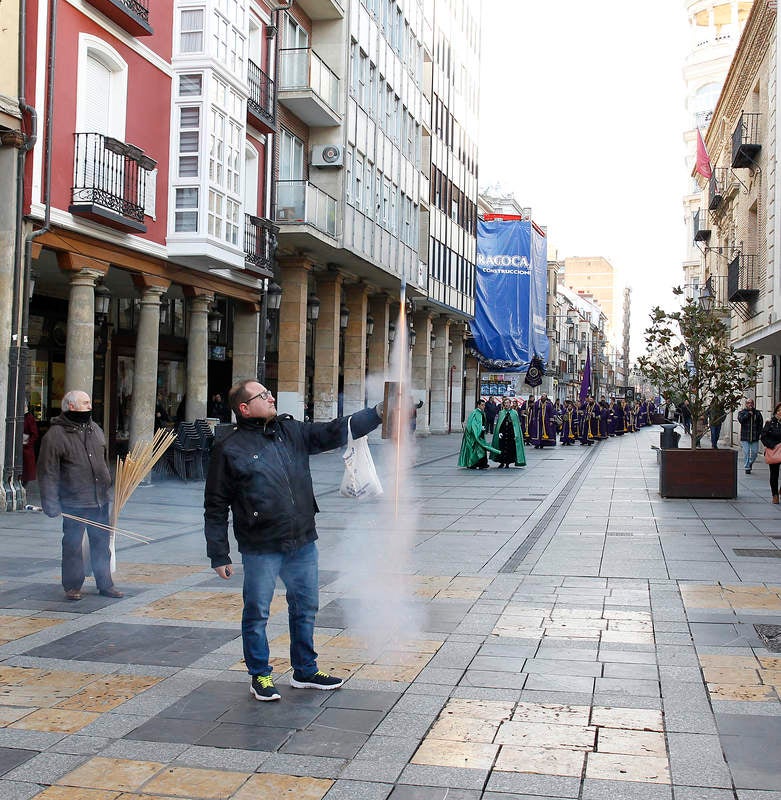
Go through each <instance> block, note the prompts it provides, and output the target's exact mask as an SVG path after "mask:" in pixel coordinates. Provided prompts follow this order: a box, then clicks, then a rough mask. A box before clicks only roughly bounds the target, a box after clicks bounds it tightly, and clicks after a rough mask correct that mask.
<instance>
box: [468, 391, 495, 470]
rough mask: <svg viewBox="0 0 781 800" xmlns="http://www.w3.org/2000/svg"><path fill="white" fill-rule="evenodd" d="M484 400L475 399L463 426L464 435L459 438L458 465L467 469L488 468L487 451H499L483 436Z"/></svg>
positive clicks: (484, 429)
mask: <svg viewBox="0 0 781 800" xmlns="http://www.w3.org/2000/svg"><path fill="white" fill-rule="evenodd" d="M485 425H486V423H485V400H483V399H482V398H481V399H480V400H478V401H477V407H476V408H475V410H474V411H473V412H472V413H471V414H470V415H469V417H468V418H467V420H466V425H465V426H464V437H463V439H461V452H460V453H459V454H458V466H459V467H466V468H467V469H488V453H489V452H492V453H497V454H498V453H499V451H498V450H494V448H493V446H492V445H490V444H488V442H486V440H485V439H484V438H483V436H484V435H485V431H486V427H485Z"/></svg>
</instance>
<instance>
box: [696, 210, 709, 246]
mask: <svg viewBox="0 0 781 800" xmlns="http://www.w3.org/2000/svg"><path fill="white" fill-rule="evenodd" d="M710 235H711V226H710V220H709V219H708V211H707V209H704V208H700V209H698V210H697V211H696V212H695V214H694V241H695V242H707V241H708V239H710Z"/></svg>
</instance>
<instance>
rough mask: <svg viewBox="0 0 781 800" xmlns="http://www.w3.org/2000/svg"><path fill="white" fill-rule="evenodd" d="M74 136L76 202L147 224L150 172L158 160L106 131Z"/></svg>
mask: <svg viewBox="0 0 781 800" xmlns="http://www.w3.org/2000/svg"><path fill="white" fill-rule="evenodd" d="M74 136H75V138H76V150H75V158H74V169H73V173H74V174H73V192H72V204H73V206H76V207H80V206H81V207H83V206H85V205H94V206H100V207H101V208H104V209H107V210H108V211H112V212H114V213H116V214H119V215H120V216H123V217H127V218H128V219H131V220H135V221H136V222H140V223H142V224H143V222H144V203H145V198H146V181H147V175H148V173H149V172H150V171H151V170H153V169H154V168H155V167H156V166H157V162H156V161H154V160H153V159H151V158H149V156H147V155H145V154H144V151H143V150H141V149H140V148H138V147H136V146H135V145H132V144H126V143H125V142H120V141H119V139H114V138H113V137H111V136H105V135H103V134H102V133H76V134H74Z"/></svg>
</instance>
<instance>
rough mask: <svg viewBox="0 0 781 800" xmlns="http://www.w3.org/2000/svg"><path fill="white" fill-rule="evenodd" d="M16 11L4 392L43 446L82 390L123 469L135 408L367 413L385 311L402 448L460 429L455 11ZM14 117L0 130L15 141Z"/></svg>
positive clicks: (471, 114)
mask: <svg viewBox="0 0 781 800" xmlns="http://www.w3.org/2000/svg"><path fill="white" fill-rule="evenodd" d="M10 5H11V4H7V3H3V4H2V9H0V11H2V13H3V14H4V18H5V16H7V15H8V12H9V11H16V12H18V8H17V9H11V7H10ZM25 9H26V12H27V14H26V31H25V35H24V36H23V39H22V45H23V47H24V48H25V50H26V53H27V57H26V59H25V63H26V65H27V66H26V69H25V71H24V74H23V78H24V80H25V82H26V85H27V87H28V91H27V97H28V102H29V103H30V105H31V107H32V108H33V110H34V111H35V112H36V114H37V119H38V130H39V138H38V142H37V144H36V146H35V148H34V149H32V150H31V152H30V153H29V154H27V156H26V157H25V159H24V160H23V166H24V178H25V181H24V212H25V223H24V230H23V231H22V234H23V236H28V235H29V236H30V237H31V239H30V247H29V253H28V255H27V257H26V258H25V259H23V260H21V261H20V260H19V258H17V261H16V263H12V262H13V261H14V257H10V258H9V257H8V256H7V252H6V251H5V250H3V257H4V258H5V261H4V262H3V263H4V264H5V265H6V267H7V268H8V270H9V271H13V272H14V274H18V275H23V276H24V275H29V276H30V282H29V283H30V287H29V289H30V290H29V293H28V297H27V299H26V300H25V301H24V311H25V314H27V313H29V322H28V323H27V326H26V336H27V341H28V347H29V359H28V361H29V364H28V369H27V371H26V381H25V383H26V391H27V395H28V396H29V398H30V403H31V406H32V408H33V410H34V412H35V413H36V416H37V417H38V418H39V420H40V421H41V426H42V427H43V428H44V430H45V428H46V426H47V424H48V420H49V419H50V418H51V417H52V416H54V415H56V414H57V413H59V405H60V400H61V397H62V395H63V394H64V392H65V391H66V390H67V389H74V388H78V389H83V390H85V391H88V392H90V393H91V394H92V396H93V404H94V416H95V418H96V419H97V421H98V422H100V423H101V425H102V426H103V427H104V429H105V430H106V432H107V435H108V438H109V443H110V449H111V452H112V453H115V452H117V453H122V452H123V451H124V450H125V449H126V448H127V447H129V446H132V444H133V443H134V442H135V441H137V440H140V439H146V438H151V435H152V429H153V424H154V418H155V409H156V408H158V407H162V408H163V409H164V410H165V411H166V412H167V413H168V415H170V416H171V417H174V416H179V417H180V418H187V419H195V418H199V417H205V416H207V408H208V401H209V398H210V397H212V395H213V394H215V393H221V394H223V395H224V394H225V392H226V390H227V389H228V387H229V386H230V385H231V383H232V382H233V381H234V380H235V379H237V378H240V377H251V376H256V375H260V376H261V378H262V379H263V380H264V381H265V382H266V383H267V384H268V385H269V387H270V388H271V389H272V390H273V391H274V392H275V394H276V395H277V398H278V407H279V408H280V410H282V411H287V412H291V413H293V414H295V415H296V416H298V417H302V416H304V415H306V416H308V417H309V418H310V419H326V418H331V417H333V416H335V415H336V414H337V413H349V412H350V411H353V410H355V409H357V408H360V407H363V405H364V404H365V403H366V402H367V401H371V402H373V401H375V400H377V399H379V397H378V396H377V393H378V391H379V393H381V386H382V381H383V380H384V379H385V377H387V376H386V372H387V365H388V360H389V351H390V347H391V343H392V341H393V339H394V336H395V333H396V331H395V328H396V324H397V320H398V319H399V317H400V314H399V311H400V302H401V300H402V296H403V298H404V301H405V303H406V307H405V311H407V312H408V315H407V319H409V320H410V322H411V328H410V330H405V331H403V332H402V334H403V337H404V338H405V339H406V340H407V341H408V342H409V344H410V345H411V350H412V375H413V378H412V382H413V389H414V391H415V393H417V394H418V395H419V397H420V399H424V401H425V402H426V406H427V408H426V410H425V411H424V412H421V414H420V415H419V417H418V420H419V424H418V431H419V432H421V433H426V432H428V431H444V430H447V429H448V426H449V425H452V422H453V420H454V419H455V420H456V423H457V424H460V421H461V418H462V415H463V375H464V369H463V367H464V360H463V335H464V331H465V323H466V320H467V319H468V318H469V317H470V315H471V313H472V302H473V301H472V295H471V293H472V292H473V280H474V278H473V276H474V220H475V219H476V213H475V211H474V208H475V204H476V198H477V190H476V179H475V175H476V169H477V167H476V163H477V151H476V120H477V116H476V108H477V75H478V70H477V64H478V60H477V59H478V41H479V4H477V5H475V4H474V3H468V2H466V0H284V1H280V2H276V3H274V2H271V1H270V0H268V1H267V0H174V1H173V2H160V1H158V0H78V2H67V3H47V2H33V1H32V0H27V2H26V7H25ZM50 15H51V16H50ZM17 16H18V15H17ZM15 25H16V23H15V22H14V24H13V26H12V25H9V29H14V30H15ZM4 34H5V32H4ZM459 48H468V51H467V52H463V53H462V52H460V49H459ZM3 58H6V51H4V52H3ZM3 63H5V61H4V62H3ZM47 64H52V65H53V67H54V69H52V70H49V69H47ZM464 66H465V67H466V70H465V69H464V68H463V67H464ZM467 72H468V74H467ZM8 75H10V72H9V73H8ZM3 79H4V80H5V79H6V73H5V72H3ZM16 92H17V90H16V88H15V87H14V88H13V91H9V90H4V94H8V95H9V96H11V97H12V98H13V95H14V94H15V93H16ZM13 105H14V104H13V102H11V103H4V104H3V106H2V109H0V110H2V111H3V112H5V111H6V110H7V109H6V106H8V107H9V108H10V109H11V117H14V119H11V120H8V119H6V117H3V118H2V119H0V131H3V130H5V129H12V128H14V127H17V128H18V127H19V125H18V124H17V122H18V119H16V117H17V114H16V112H15V111H14V110H13ZM49 110H50V112H51V113H49ZM9 123H10V124H9ZM0 154H2V160H3V166H2V168H3V169H5V168H6V166H7V162H8V163H10V162H9V159H8V157H7V154H6V152H5V150H0ZM432 177H433V178H435V180H432ZM3 213H4V214H5V213H6V210H5V209H4V211H3ZM433 241H436V245H434V244H433ZM443 254H444V255H443ZM432 255H433V256H434V257H435V258H434V260H432ZM22 261H23V263H22ZM434 261H436V266H435V265H434ZM6 262H8V263H7V264H6ZM3 291H5V289H3ZM7 294H8V296H7V297H6V296H5V295H4V297H3V298H2V299H3V301H4V302H2V303H0V308H2V309H5V308H6V306H7V307H9V308H10V307H11V306H12V303H11V296H10V293H7ZM6 300H7V301H8V302H7V303H6V302H5V301H6ZM0 323H2V325H3V326H5V328H6V329H7V328H8V323H7V322H6V321H5V318H3V317H2V316H0ZM3 372H4V374H5V370H4V371H3ZM369 378H375V380H374V381H373V382H372V381H370V380H369ZM370 384H371V386H372V387H373V388H372V389H371V392H373V394H372V396H371V397H370V396H369V395H370V393H371V392H370V390H369V388H368V387H369V385H370ZM378 386H379V389H378ZM454 386H455V387H456V390H455V391H453V387H454Z"/></svg>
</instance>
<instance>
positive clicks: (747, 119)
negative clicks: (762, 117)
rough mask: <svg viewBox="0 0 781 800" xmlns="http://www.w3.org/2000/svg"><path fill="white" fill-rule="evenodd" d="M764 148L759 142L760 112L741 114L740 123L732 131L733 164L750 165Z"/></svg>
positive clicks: (738, 165) (737, 166)
mask: <svg viewBox="0 0 781 800" xmlns="http://www.w3.org/2000/svg"><path fill="white" fill-rule="evenodd" d="M761 149H762V146H761V145H760V144H759V114H748V113H746V112H745V111H744V112H743V113H742V114H741V115H740V119H739V120H738V124H737V126H736V127H735V130H734V131H733V133H732V166H733V167H735V168H736V169H737V168H741V167H750V166H752V165H753V164H754V156H756V155H757V153H758V152H759V151H760V150H761Z"/></svg>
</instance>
